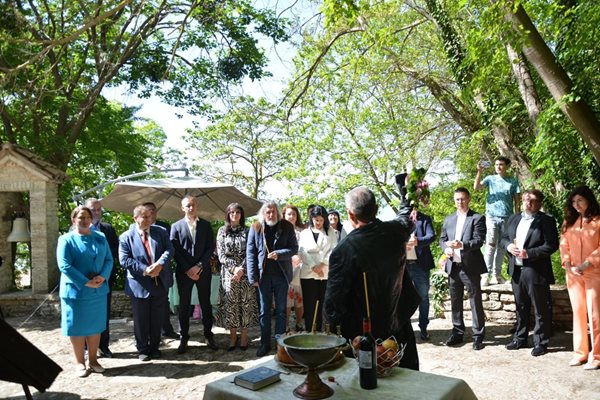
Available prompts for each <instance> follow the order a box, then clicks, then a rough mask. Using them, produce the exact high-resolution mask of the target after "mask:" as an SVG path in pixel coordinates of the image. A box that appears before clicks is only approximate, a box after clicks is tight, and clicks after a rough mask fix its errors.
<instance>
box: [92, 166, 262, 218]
mask: <svg viewBox="0 0 600 400" xmlns="http://www.w3.org/2000/svg"><path fill="white" fill-rule="evenodd" d="M188 194H189V195H192V196H194V197H195V198H196V201H197V204H198V211H197V212H198V216H199V217H201V218H204V219H207V220H209V221H214V220H222V219H223V218H224V217H225V209H226V208H227V206H228V205H229V204H231V203H239V204H240V205H241V206H242V207H243V208H244V214H245V215H246V217H248V216H251V215H255V214H256V213H257V212H258V210H259V209H260V207H261V206H262V203H261V202H260V201H258V200H256V199H254V198H252V197H250V196H248V195H246V194H244V193H242V192H241V191H239V190H238V189H236V188H235V187H234V186H232V185H226V184H222V183H214V182H212V183H207V182H204V181H203V180H202V179H201V178H198V177H196V176H184V177H179V178H163V179H147V180H141V181H128V182H119V183H117V184H115V187H114V189H113V190H112V192H110V193H109V194H108V195H107V196H106V197H105V198H103V199H102V200H101V202H102V207H106V208H108V209H110V210H114V211H120V212H123V213H127V214H132V213H133V209H134V208H135V206H136V205H138V204H142V203H146V202H150V201H151V202H153V203H154V204H156V208H157V215H158V218H159V219H166V220H171V221H174V220H178V219H181V218H183V216H184V213H183V211H182V210H181V199H182V198H183V197H184V196H186V195H188Z"/></svg>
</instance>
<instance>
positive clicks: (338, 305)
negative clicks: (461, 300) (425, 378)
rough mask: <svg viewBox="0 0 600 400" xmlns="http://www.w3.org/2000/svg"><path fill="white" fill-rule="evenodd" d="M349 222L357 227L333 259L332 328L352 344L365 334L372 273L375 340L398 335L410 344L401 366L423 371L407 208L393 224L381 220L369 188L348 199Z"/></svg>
mask: <svg viewBox="0 0 600 400" xmlns="http://www.w3.org/2000/svg"><path fill="white" fill-rule="evenodd" d="M346 209H347V213H348V221H349V222H350V224H351V225H352V227H353V228H354V229H353V230H352V231H351V232H350V233H348V235H347V236H346V238H345V239H344V240H342V241H341V242H340V243H339V244H338V245H337V246H336V247H335V249H333V251H332V253H331V257H329V277H328V279H327V290H326V291H325V302H324V309H325V315H326V317H327V321H328V322H329V324H330V325H331V328H332V329H334V330H336V329H337V327H338V326H339V327H340V328H341V331H342V335H343V336H344V337H346V338H348V339H350V340H352V339H353V338H354V337H356V336H358V335H361V334H362V333H363V331H362V322H363V318H365V317H366V316H367V312H366V304H365V290H364V280H363V273H366V278H367V286H368V290H367V292H368V295H369V309H370V313H371V324H372V334H373V337H375V338H379V339H387V338H388V337H389V336H391V335H394V336H395V337H396V340H398V342H399V343H400V344H403V345H404V344H405V345H406V347H405V348H404V356H403V357H402V359H401V360H400V366H401V367H403V368H410V369H414V370H418V369H419V356H418V353H417V344H416V341H415V334H414V332H413V329H412V325H411V323H410V318H411V316H412V315H413V314H414V312H415V311H416V309H417V307H418V305H419V302H420V300H421V299H420V298H419V295H418V294H417V291H416V290H415V287H414V285H413V284H412V282H411V281H410V277H409V274H407V273H406V268H405V260H406V248H405V245H406V241H407V240H408V237H409V235H410V231H411V229H412V222H411V221H410V220H409V218H408V214H409V213H410V209H409V208H408V207H405V208H403V209H402V210H401V213H400V215H399V217H398V218H397V219H395V220H393V221H386V222H382V221H380V220H379V219H377V218H376V215H377V203H376V201H375V195H374V194H373V192H372V191H371V190H369V189H368V188H367V187H365V186H359V187H357V188H354V189H352V190H351V191H350V192H348V194H347V195H346Z"/></svg>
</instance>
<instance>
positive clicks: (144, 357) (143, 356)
mask: <svg viewBox="0 0 600 400" xmlns="http://www.w3.org/2000/svg"><path fill="white" fill-rule="evenodd" d="M151 359H152V358H150V355H148V354H143V353H140V355H139V356H138V360H140V361H144V362H145V361H150V360H151Z"/></svg>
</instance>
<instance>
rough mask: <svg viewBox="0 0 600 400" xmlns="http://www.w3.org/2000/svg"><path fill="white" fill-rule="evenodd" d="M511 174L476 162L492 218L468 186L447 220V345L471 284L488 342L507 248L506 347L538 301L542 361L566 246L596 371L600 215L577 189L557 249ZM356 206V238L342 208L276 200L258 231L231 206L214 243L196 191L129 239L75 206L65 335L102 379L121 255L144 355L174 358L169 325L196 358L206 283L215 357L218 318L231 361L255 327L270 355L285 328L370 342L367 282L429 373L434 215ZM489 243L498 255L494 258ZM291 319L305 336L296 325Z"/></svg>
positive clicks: (578, 360)
mask: <svg viewBox="0 0 600 400" xmlns="http://www.w3.org/2000/svg"><path fill="white" fill-rule="evenodd" d="M509 164H510V161H509V160H508V159H506V158H504V157H499V158H498V159H497V160H496V162H495V169H496V175H494V176H488V177H485V178H483V179H481V173H482V171H483V166H482V165H478V172H477V176H476V179H475V183H474V188H475V189H476V190H477V189H481V188H484V187H487V189H488V193H487V198H486V215H485V216H483V215H481V214H479V213H477V212H475V211H473V210H471V209H470V208H469V204H470V201H471V195H470V192H469V190H468V189H466V188H464V187H458V188H456V190H455V191H454V194H453V198H454V204H455V207H456V212H455V213H453V214H451V215H449V216H447V217H446V218H445V220H444V223H443V226H442V230H441V232H440V235H439V244H440V246H441V249H442V252H443V254H444V257H443V262H442V263H441V267H442V268H443V269H444V270H445V272H446V273H447V274H448V285H449V292H450V299H451V308H452V311H451V315H452V332H451V334H450V336H449V337H448V339H447V340H446V342H445V344H446V345H448V346H454V345H457V344H459V343H462V342H463V340H464V335H465V330H466V329H465V324H464V320H463V295H464V291H465V290H466V292H467V295H468V298H469V302H470V305H471V311H472V340H473V349H474V350H481V349H483V348H484V338H485V315H484V311H483V305H482V295H481V287H482V286H484V285H487V284H494V283H501V282H503V279H502V275H501V267H502V262H503V260H504V257H505V254H508V256H509V267H508V273H509V275H510V276H511V284H512V289H513V293H514V296H515V303H516V309H517V310H516V313H517V324H516V326H515V332H514V335H513V337H512V339H511V341H510V343H508V344H507V345H506V348H507V349H508V350H518V349H520V348H523V347H527V345H528V343H527V342H528V335H529V319H530V309H531V307H532V306H533V310H534V316H535V327H534V330H533V349H532V351H531V354H532V355H533V356H541V355H543V354H545V353H546V352H547V347H548V343H549V339H550V336H551V321H552V298H551V295H550V289H549V285H550V284H552V283H554V275H553V272H552V263H551V258H550V257H551V255H552V253H554V252H555V251H556V250H558V249H559V248H560V253H561V262H562V266H563V268H564V269H565V270H566V277H567V287H568V291H569V296H570V298H571V304H572V306H573V326H574V329H573V344H574V351H575V355H574V358H573V360H572V361H571V362H570V365H573V366H576V365H582V364H584V368H585V369H598V368H600V312H599V306H600V297H599V294H598V291H599V290H600V206H599V205H598V202H597V200H596V198H595V196H594V194H593V193H592V191H591V190H590V189H589V188H587V187H585V186H582V187H578V188H576V189H575V190H573V191H572V192H571V193H570V194H569V196H568V198H567V202H566V204H565V220H564V222H563V224H562V227H561V238H560V241H559V233H558V229H557V223H556V220H555V219H554V218H553V217H552V216H550V215H548V214H546V213H544V212H543V211H542V204H543V199H544V196H543V194H542V193H541V192H540V191H538V190H535V189H531V190H527V191H525V192H524V193H523V196H522V202H521V201H520V188H519V184H518V181H517V180H516V179H515V178H513V177H510V176H509V175H508V174H507V168H508V166H509ZM345 201H346V210H347V216H348V222H349V224H350V225H351V227H352V232H350V233H347V232H346V230H345V229H344V228H343V227H342V224H341V223H340V215H339V213H338V212H337V211H335V210H329V211H328V210H326V209H325V208H324V207H322V206H320V205H311V206H310V207H309V208H308V210H307V223H306V224H303V223H302V219H301V215H300V212H299V210H298V208H297V207H295V206H293V205H287V206H285V207H284V208H283V209H282V212H281V213H280V211H279V208H278V206H277V204H276V203H275V202H266V203H264V204H263V206H262V207H261V209H260V211H259V212H258V219H257V221H256V222H254V223H253V224H252V225H250V226H247V224H246V218H245V213H244V209H243V207H242V206H241V205H239V204H237V203H232V204H230V205H229V206H228V207H227V209H226V210H225V215H224V222H225V223H224V226H222V227H221V228H220V229H219V231H218V233H217V235H216V241H215V238H214V236H213V233H212V229H211V225H210V223H209V222H208V221H205V220H203V219H201V218H198V216H197V211H198V210H197V204H196V199H195V198H194V197H191V196H186V197H184V198H183V199H182V202H181V206H182V212H183V214H184V217H183V218H182V219H180V220H179V221H177V222H176V223H174V224H173V226H172V227H169V226H168V225H167V226H164V224H162V225H163V226H161V225H158V223H157V222H156V207H155V206H154V205H153V204H152V203H146V204H142V205H138V206H136V207H135V208H134V211H133V217H134V221H135V222H134V224H132V225H131V226H130V228H129V230H128V231H126V232H125V233H123V234H122V235H121V236H120V237H119V238H118V239H116V233H115V232H114V229H112V227H110V225H108V224H104V223H101V222H100V217H99V215H100V216H101V205H100V203H99V201H98V200H97V199H90V201H88V202H87V203H86V205H85V206H79V207H77V208H75V210H73V213H72V215H71V222H72V230H71V231H70V232H69V233H67V234H65V235H63V236H61V237H60V238H59V242H58V247H57V258H58V265H59V269H60V270H61V272H62V279H61V287H60V288H61V289H60V297H61V306H62V330H63V334H65V335H67V336H69V337H70V339H71V343H72V346H73V352H74V355H75V360H76V364H77V369H76V373H77V374H78V375H79V376H82V377H83V376H87V375H88V374H89V373H90V372H102V371H104V368H102V367H101V366H100V364H99V363H98V360H97V353H98V354H99V355H100V356H104V357H110V356H111V355H112V353H111V352H110V350H109V349H108V333H109V332H108V316H109V315H110V293H111V289H112V283H114V268H113V262H114V259H116V258H117V257H118V260H119V262H120V264H121V266H122V267H123V268H124V269H125V271H126V281H125V293H126V294H127V295H128V296H129V297H131V301H132V311H133V320H134V336H135V344H136V347H137V350H138V353H139V359H140V360H142V361H148V360H150V359H153V358H160V357H161V353H160V350H159V349H158V346H159V343H160V338H161V331H162V334H163V336H165V335H167V336H169V337H175V338H179V339H180V343H179V346H178V349H177V352H178V353H179V354H182V353H185V352H186V351H187V350H188V342H189V339H190V336H189V317H190V304H191V294H192V291H193V290H194V287H196V290H197V291H198V298H199V302H200V307H201V310H202V324H203V330H204V337H205V339H206V345H207V347H208V348H210V349H213V350H216V349H217V348H218V347H217V344H216V342H215V340H214V335H213V333H212V326H213V323H214V322H215V321H216V323H217V324H218V325H220V326H223V327H225V328H227V329H228V330H229V346H228V347H227V350H228V351H234V350H235V349H236V348H238V347H239V349H241V350H242V351H244V350H247V349H248V347H249V346H250V342H251V338H250V336H249V334H248V329H249V328H251V327H253V326H255V325H256V324H257V323H258V325H259V326H260V330H261V337H260V346H259V348H258V349H257V352H256V355H257V356H259V357H262V356H264V355H266V354H268V353H269V352H270V351H271V344H272V339H273V338H275V339H277V338H278V337H279V336H281V335H282V334H284V333H285V332H286V331H288V330H296V331H300V330H312V329H315V330H317V331H322V330H323V328H324V327H323V325H322V324H323V323H324V322H327V323H328V324H330V326H331V328H332V330H334V329H338V328H339V329H340V330H341V332H342V334H343V335H344V336H345V337H347V338H350V339H351V338H354V337H355V336H356V335H360V334H361V333H362V328H361V326H362V318H363V317H364V316H365V315H366V310H365V296H366V293H365V292H364V288H365V287H368V292H369V293H371V294H376V295H372V296H371V297H370V298H369V301H370V310H371V320H372V332H373V335H374V336H375V337H379V338H387V337H389V336H391V335H394V336H395V337H396V338H397V339H398V340H399V341H400V342H401V343H403V344H404V345H405V346H406V347H405V351H404V357H403V359H402V362H401V366H404V367H407V368H413V369H418V365H419V362H418V355H417V349H416V341H415V337H414V333H413V330H412V326H411V323H410V318H411V316H412V315H413V313H414V311H415V310H416V309H417V307H418V308H419V329H420V337H421V339H422V340H428V339H429V333H428V331H427V326H428V323H429V320H428V315H429V288H430V284H429V273H430V269H432V268H434V267H435V262H434V260H433V256H432V253H431V250H430V246H431V244H432V243H433V242H434V241H435V238H436V234H435V231H434V228H433V223H432V220H431V218H430V217H429V216H427V215H425V214H424V213H422V212H420V211H418V210H417V209H416V208H414V207H410V206H408V205H407V204H406V202H403V206H402V208H401V210H400V212H399V214H398V216H397V218H396V219H395V220H393V221H388V222H382V221H379V220H378V219H377V218H376V213H377V209H378V207H377V204H376V202H375V196H374V194H373V192H371V191H370V190H369V189H367V188H366V187H364V186H360V187H357V188H355V189H353V190H351V191H350V192H349V193H348V194H347V195H346V198H345ZM513 206H514V211H516V212H513ZM115 239H116V240H115ZM484 244H485V245H486V251H485V255H484V253H482V251H481V247H482V246H483V245H484ZM215 247H216V253H217V255H218V259H219V262H220V264H221V269H220V274H221V287H220V296H219V305H218V308H217V312H216V315H215V316H214V317H213V312H212V306H211V303H210V291H211V268H210V264H209V261H210V258H211V255H212V254H213V251H214V249H215ZM171 259H174V260H175V264H176V268H175V273H174V276H175V281H176V282H177V285H178V293H179V297H180V304H179V315H178V319H179V328H180V333H179V335H178V334H176V333H174V331H173V328H172V326H171V325H170V320H169V314H168V310H169V306H168V290H169V287H170V286H171V285H172V284H173V272H172V271H171V268H170V261H171ZM111 277H112V278H111ZM292 309H293V310H294V311H295V317H296V318H295V321H296V325H295V327H294V329H292V328H291V326H290V314H291V311H292ZM273 316H274V318H275V328H274V332H273V331H272V329H271V321H272V317H273ZM588 321H589V325H590V332H591V338H592V340H591V346H590V344H589V343H590V342H589V341H588V339H587V332H588V330H587V326H588V325H587V324H588ZM101 333H102V335H101ZM238 333H239V338H238ZM101 338H102V339H101ZM86 348H87V353H88V363H87V366H86V362H85V350H86Z"/></svg>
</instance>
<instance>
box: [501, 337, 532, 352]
mask: <svg viewBox="0 0 600 400" xmlns="http://www.w3.org/2000/svg"><path fill="white" fill-rule="evenodd" d="M504 347H506V350H519V349H522V348H523V347H527V343H523V342H519V341H518V340H516V339H513V340H512V341H511V342H510V343H509V344H507V345H506V346H504Z"/></svg>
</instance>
